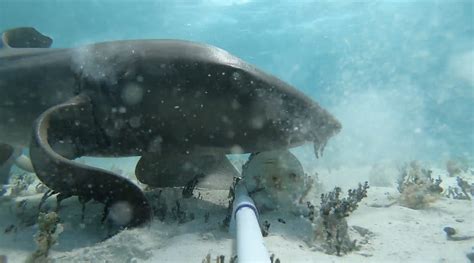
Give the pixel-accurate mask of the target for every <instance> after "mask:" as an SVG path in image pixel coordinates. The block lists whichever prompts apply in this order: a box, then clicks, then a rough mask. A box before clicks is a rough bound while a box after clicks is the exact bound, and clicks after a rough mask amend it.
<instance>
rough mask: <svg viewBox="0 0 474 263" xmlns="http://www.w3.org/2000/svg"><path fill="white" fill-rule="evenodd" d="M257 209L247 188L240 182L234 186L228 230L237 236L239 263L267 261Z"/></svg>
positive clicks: (265, 262) (262, 262)
mask: <svg viewBox="0 0 474 263" xmlns="http://www.w3.org/2000/svg"><path fill="white" fill-rule="evenodd" d="M257 218H258V211H257V208H256V207H255V204H254V203H253V201H252V199H251V198H250V197H249V196H248V192H247V189H246V188H245V186H244V185H243V184H241V183H238V184H237V185H236V187H235V199H234V203H233V209H232V218H231V223H230V231H231V232H235V234H236V237H237V260H238V262H239V263H268V262H270V256H269V255H268V251H267V249H266V248H265V244H264V243H263V237H262V232H261V230H260V226H259V224H258V219H257Z"/></svg>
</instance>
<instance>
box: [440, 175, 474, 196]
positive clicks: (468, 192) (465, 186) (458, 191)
mask: <svg viewBox="0 0 474 263" xmlns="http://www.w3.org/2000/svg"><path fill="white" fill-rule="evenodd" d="M456 181H457V183H458V187H451V186H450V187H448V189H447V190H446V193H445V195H446V197H449V198H453V199H459V200H471V199H472V198H471V197H472V191H473V190H474V184H471V185H469V183H468V182H467V181H466V180H463V179H462V178H461V177H457V178H456Z"/></svg>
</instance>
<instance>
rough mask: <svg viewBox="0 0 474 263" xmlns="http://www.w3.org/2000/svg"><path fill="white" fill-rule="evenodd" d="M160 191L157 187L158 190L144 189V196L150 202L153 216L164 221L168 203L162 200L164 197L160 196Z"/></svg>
mask: <svg viewBox="0 0 474 263" xmlns="http://www.w3.org/2000/svg"><path fill="white" fill-rule="evenodd" d="M162 193H163V190H162V189H159V190H158V191H156V190H154V189H149V190H148V191H145V196H146V197H147V199H148V200H149V202H150V204H151V208H152V209H153V216H155V217H157V218H158V220H160V221H165V219H166V214H167V212H168V205H167V204H166V201H165V200H163V199H164V198H161V196H162Z"/></svg>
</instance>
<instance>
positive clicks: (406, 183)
mask: <svg viewBox="0 0 474 263" xmlns="http://www.w3.org/2000/svg"><path fill="white" fill-rule="evenodd" d="M431 175H432V171H431V170H428V169H424V168H422V167H421V165H420V164H419V163H417V162H411V163H410V165H405V166H403V167H401V169H400V177H399V180H398V187H397V188H398V191H399V192H400V193H401V195H400V198H399V203H400V204H401V205H402V206H405V207H408V208H412V209H422V208H425V207H427V206H428V205H429V204H430V203H432V202H434V201H436V200H437V199H438V198H439V197H440V196H441V195H440V194H441V192H443V188H441V186H440V184H441V182H442V180H441V178H438V179H436V180H435V179H433V178H432V176H431Z"/></svg>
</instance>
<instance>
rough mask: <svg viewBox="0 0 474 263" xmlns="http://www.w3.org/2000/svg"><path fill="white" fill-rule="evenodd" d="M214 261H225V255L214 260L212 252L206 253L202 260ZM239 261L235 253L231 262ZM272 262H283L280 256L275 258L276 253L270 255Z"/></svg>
mask: <svg viewBox="0 0 474 263" xmlns="http://www.w3.org/2000/svg"><path fill="white" fill-rule="evenodd" d="M213 262H216V263H225V256H224V255H220V256H217V257H216V258H215V260H212V256H211V253H208V254H207V255H206V257H205V258H204V259H203V260H202V263H213ZM237 262H238V257H237V255H234V256H232V257H230V259H229V263H237ZM270 263H281V261H280V259H279V258H275V254H272V255H271V256H270Z"/></svg>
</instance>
